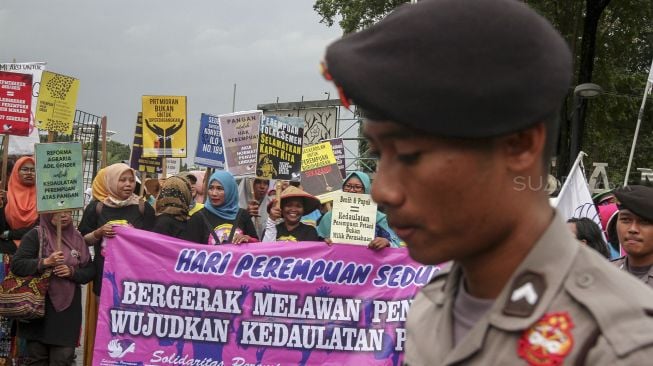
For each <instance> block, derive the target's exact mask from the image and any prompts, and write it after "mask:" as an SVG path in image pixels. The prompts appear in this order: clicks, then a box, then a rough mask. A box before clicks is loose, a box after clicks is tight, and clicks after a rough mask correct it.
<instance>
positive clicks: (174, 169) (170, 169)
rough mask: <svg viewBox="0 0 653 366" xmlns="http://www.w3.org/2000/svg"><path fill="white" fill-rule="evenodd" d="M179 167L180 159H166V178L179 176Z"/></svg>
mask: <svg viewBox="0 0 653 366" xmlns="http://www.w3.org/2000/svg"><path fill="white" fill-rule="evenodd" d="M180 167H181V159H177V158H168V159H166V178H167V177H171V176H173V175H177V174H179V168H180Z"/></svg>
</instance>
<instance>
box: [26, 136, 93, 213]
mask: <svg viewBox="0 0 653 366" xmlns="http://www.w3.org/2000/svg"><path fill="white" fill-rule="evenodd" d="M35 150H36V165H35V168H36V170H37V171H38V174H36V198H37V199H36V210H37V211H38V212H47V211H57V210H68V209H74V208H81V207H83V206H84V195H83V193H84V182H83V175H82V144H81V143H79V142H55V143H49V144H36V146H35Z"/></svg>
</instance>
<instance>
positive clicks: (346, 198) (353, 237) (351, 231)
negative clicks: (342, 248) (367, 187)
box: [331, 192, 376, 245]
mask: <svg viewBox="0 0 653 366" xmlns="http://www.w3.org/2000/svg"><path fill="white" fill-rule="evenodd" d="M375 228H376V203H375V202H374V201H372V197H371V196H370V195H369V194H359V193H346V192H343V193H342V194H341V195H340V197H338V198H336V199H334V200H333V214H332V216H331V238H332V239H333V241H334V242H337V243H349V244H359V245H367V244H369V243H370V242H371V241H372V240H373V239H374V230H375Z"/></svg>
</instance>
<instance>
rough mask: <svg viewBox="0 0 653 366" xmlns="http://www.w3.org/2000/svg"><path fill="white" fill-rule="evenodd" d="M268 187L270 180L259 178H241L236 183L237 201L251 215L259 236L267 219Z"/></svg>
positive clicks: (260, 236)
mask: <svg viewBox="0 0 653 366" xmlns="http://www.w3.org/2000/svg"><path fill="white" fill-rule="evenodd" d="M269 188H270V181H269V180H268V179H261V178H254V179H252V178H243V179H242V180H241V181H240V184H238V203H239V205H240V207H241V208H244V209H247V212H248V213H249V215H250V216H251V217H252V220H253V222H254V227H255V228H256V235H257V236H258V237H259V238H262V237H263V232H264V231H265V228H266V222H267V219H268V204H269V202H270V197H269V196H268V190H269ZM257 223H258V225H256V224H257Z"/></svg>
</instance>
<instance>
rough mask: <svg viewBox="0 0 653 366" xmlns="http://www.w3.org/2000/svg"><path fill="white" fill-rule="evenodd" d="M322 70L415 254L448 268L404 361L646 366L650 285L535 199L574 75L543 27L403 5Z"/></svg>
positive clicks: (513, 7) (480, 7)
mask: <svg viewBox="0 0 653 366" xmlns="http://www.w3.org/2000/svg"><path fill="white" fill-rule="evenodd" d="M323 72H324V75H325V77H326V79H327V80H331V81H333V82H334V83H335V85H336V86H337V89H338V91H339V92H340V96H341V99H342V100H343V103H344V105H350V104H355V105H356V106H357V108H358V109H359V110H360V111H362V115H363V116H364V119H365V120H364V122H363V131H364V135H365V137H366V138H367V140H368V141H369V143H370V145H369V146H370V150H371V152H372V154H373V155H376V156H378V162H377V166H376V167H377V170H376V176H375V180H374V184H373V188H372V197H373V198H374V201H376V202H377V203H378V204H379V205H381V206H383V207H384V209H385V212H386V213H387V215H388V221H389V222H390V224H391V227H392V228H393V229H394V230H395V232H396V233H397V234H398V235H399V236H400V237H401V238H402V239H404V240H405V241H406V243H407V247H408V251H409V254H410V256H411V257H412V258H413V259H415V260H416V261H418V262H420V263H422V264H426V265H437V264H442V263H445V262H448V261H452V265H451V266H450V268H449V269H448V270H445V271H442V272H440V273H439V274H438V275H436V276H435V277H434V278H433V279H431V281H430V283H429V284H427V285H425V286H424V287H423V288H422V289H421V291H420V292H419V293H418V294H417V296H416V297H415V299H414V301H413V302H412V303H411V306H410V311H409V312H408V317H407V321H406V343H405V353H404V363H405V364H407V365H462V364H464V365H563V364H564V365H572V364H575V365H617V364H619V365H650V364H651V359H652V358H653V332H652V331H651V329H653V311H651V309H653V291H651V289H650V288H648V287H647V286H646V285H644V284H643V283H641V282H639V281H637V279H635V278H633V277H632V276H629V275H627V274H626V273H623V272H619V271H618V270H617V269H616V268H614V267H613V266H612V265H610V263H608V262H607V261H606V260H605V259H604V258H602V257H601V256H600V255H597V254H596V252H595V251H594V250H593V249H591V248H588V247H587V246H584V245H578V242H577V241H576V239H575V238H574V237H573V235H572V233H571V232H570V230H569V229H568V228H567V226H566V223H565V220H566V217H562V215H561V214H560V213H556V210H555V209H554V208H553V207H551V205H550V203H549V197H548V194H547V192H546V190H545V189H544V188H545V184H544V182H546V178H547V175H548V170H549V166H550V163H551V155H552V152H553V151H554V149H555V146H556V141H557V136H558V127H559V123H558V117H559V116H560V113H559V112H560V109H561V106H562V102H563V100H565V96H567V95H568V93H569V91H570V90H571V88H570V82H571V79H572V75H573V72H572V54H571V52H570V50H569V46H568V45H567V43H566V41H565V39H564V38H563V37H562V36H561V35H560V34H559V33H558V32H557V31H556V29H555V28H554V27H553V26H552V25H551V23H550V22H548V21H547V20H546V19H544V18H543V17H542V16H541V15H539V14H538V13H537V12H536V11H534V10H533V9H531V8H530V7H529V6H528V5H527V4H525V3H524V2H522V1H514V0H484V1H468V0H422V1H418V2H416V3H414V4H403V5H400V6H399V7H397V8H396V9H395V10H394V11H392V12H391V13H390V14H389V15H388V16H386V17H385V18H384V19H381V20H379V21H378V22H377V23H375V24H374V25H371V26H369V27H367V28H365V29H364V30H361V31H359V32H357V33H351V34H347V35H345V36H343V38H342V39H340V40H338V41H336V42H334V43H333V44H331V45H330V46H329V47H328V48H327V50H326V56H325V62H324V63H323ZM648 202H651V200H649V201H648ZM651 218H653V216H652V217H651ZM638 239H639V238H635V237H634V235H633V238H632V239H631V240H633V245H634V246H637V245H635V241H637V240H638ZM639 246H642V244H641V243H640V244H639Z"/></svg>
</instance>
